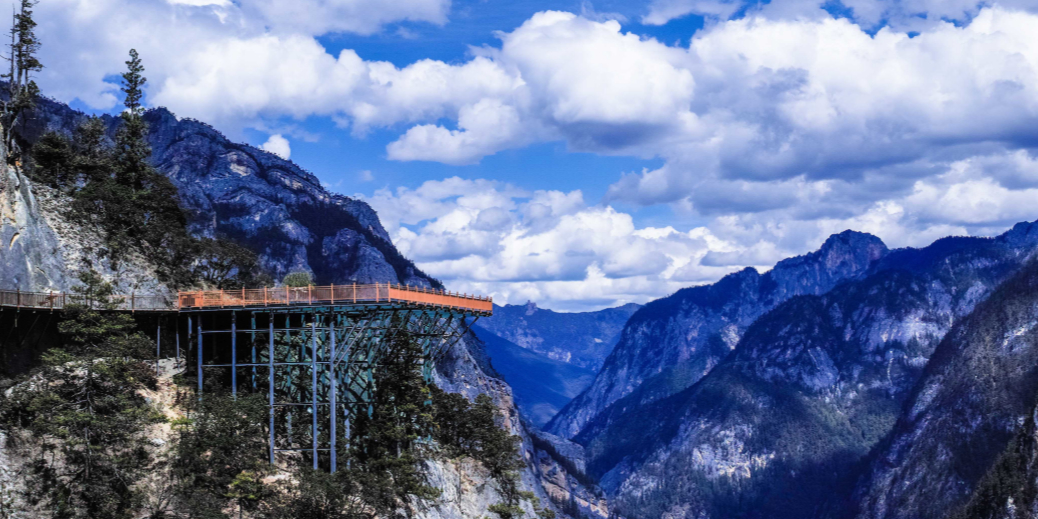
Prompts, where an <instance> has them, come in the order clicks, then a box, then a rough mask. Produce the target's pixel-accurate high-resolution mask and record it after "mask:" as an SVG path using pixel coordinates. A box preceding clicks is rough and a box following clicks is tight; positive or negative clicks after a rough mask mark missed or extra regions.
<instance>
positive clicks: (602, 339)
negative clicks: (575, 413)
mask: <svg viewBox="0 0 1038 519" xmlns="http://www.w3.org/2000/svg"><path fill="white" fill-rule="evenodd" d="M639 308H641V305H638V304H634V303H628V304H626V305H623V306H618V307H616V308H607V309H605V310H599V311H596V312H573V313H564V312H553V311H551V310H546V309H543V308H538V307H537V305H536V304H534V303H532V302H529V303H526V304H525V305H505V306H495V307H494V315H493V317H489V318H485V319H482V320H480V322H479V325H480V327H481V328H482V329H483V330H486V331H489V332H492V333H494V334H495V335H497V336H499V337H501V338H503V339H505V340H507V341H509V342H512V343H514V344H517V345H519V346H522V347H523V348H526V349H529V350H532V351H535V352H537V353H539V354H541V355H543V356H545V357H548V358H550V359H554V360H557V361H561V362H566V363H569V364H573V365H575V366H579V367H581V368H586V369H588V370H591V371H592V372H595V371H597V370H598V369H599V368H600V367H602V362H603V361H604V360H605V358H606V356H607V355H609V352H610V351H612V350H613V347H614V346H616V343H617V341H618V340H619V339H620V331H621V330H623V327H624V324H625V323H627V320H628V319H630V317H631V315H632V314H634V312H636V311H637V310H638V309H639ZM481 337H482V335H481ZM571 398H572V397H571Z"/></svg>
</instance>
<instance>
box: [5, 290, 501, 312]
mask: <svg viewBox="0 0 1038 519" xmlns="http://www.w3.org/2000/svg"><path fill="white" fill-rule="evenodd" d="M76 299H79V296H77V295H75V294H67V293H61V292H22V291H19V290H0V307H8V308H25V309H33V310H63V309H64V308H65V307H66V306H67V305H70V304H73V303H74V302H75V301H76ZM115 299H116V300H118V301H119V303H118V305H117V309H118V310H122V311H128V312H180V311H198V310H208V309H212V310H217V309H232V308H250V309H257V308H278V307H292V306H329V305H330V306H335V305H345V304H349V305H368V304H371V305H397V306H404V307H412V308H443V309H450V310H461V311H464V312H466V313H471V314H472V315H479V316H489V315H491V314H492V313H493V310H494V302H493V298H491V297H487V296H476V295H472V294H459V293H456V292H447V291H444V290H434V289H429V288H423V287H413V286H406V285H394V284H391V283H375V284H368V285H358V284H351V285H327V286H308V287H275V288H256V289H239V290H198V291H188V292H180V293H179V294H178V295H177V296H176V298H175V299H172V300H171V299H170V298H169V297H167V296H163V295H155V294H129V295H119V296H116V297H115Z"/></svg>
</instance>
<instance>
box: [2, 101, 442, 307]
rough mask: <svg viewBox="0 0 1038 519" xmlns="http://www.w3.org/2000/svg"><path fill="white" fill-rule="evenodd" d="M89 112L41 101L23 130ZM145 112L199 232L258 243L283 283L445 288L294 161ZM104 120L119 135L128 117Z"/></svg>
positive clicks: (32, 135)
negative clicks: (307, 280) (286, 279)
mask: <svg viewBox="0 0 1038 519" xmlns="http://www.w3.org/2000/svg"><path fill="white" fill-rule="evenodd" d="M85 118H86V116H85V115H84V114H82V113H80V112H77V111H75V110H72V109H71V108H69V107H68V106H66V105H64V104H61V103H56V102H53V101H50V100H46V99H41V100H40V101H39V103H38V109H37V113H36V117H35V119H34V120H32V121H31V122H29V123H28V124H26V125H25V126H24V127H23V126H21V125H19V126H20V128H19V130H18V133H19V134H20V138H21V139H23V140H24V141H26V142H29V143H31V142H34V141H35V140H36V139H38V138H39V137H40V136H41V135H43V133H45V132H47V131H58V132H62V133H65V134H68V135H71V133H72V132H73V131H74V130H75V128H77V127H78V126H79V125H80V124H82V122H83V121H84V120H85ZM144 118H145V120H146V122H147V123H148V131H149V133H148V139H149V143H150V144H151V147H152V157H151V161H152V163H153V164H154V165H155V167H156V168H158V169H159V171H161V172H162V173H164V174H165V175H166V176H167V177H169V178H170V180H172V181H173V184H174V185H175V186H176V187H177V189H178V191H179V193H180V203H181V207H182V208H183V209H184V210H185V212H186V213H187V214H188V216H189V219H190V223H191V231H192V233H193V234H195V235H196V236H208V237H214V236H221V237H227V238H230V239H232V240H234V241H236V242H238V243H240V244H242V245H245V246H247V247H249V248H250V249H252V250H254V251H255V252H257V253H258V254H259V255H260V261H261V264H262V266H263V267H264V268H265V269H266V270H267V271H268V272H269V273H270V274H271V275H272V276H273V277H274V278H275V279H277V280H280V279H281V278H282V277H283V276H284V275H285V274H287V273H289V272H292V271H295V270H305V271H309V272H311V273H312V274H313V275H314V278H315V280H316V282H317V283H319V284H331V283H335V284H346V283H352V282H357V283H374V282H380V283H386V282H390V283H401V284H410V285H416V286H425V287H429V286H435V287H440V286H441V285H440V284H439V282H438V281H436V280H434V279H432V278H430V277H428V276H426V275H425V274H424V273H422V272H421V271H420V270H419V269H418V268H417V267H415V266H414V264H413V263H412V262H411V261H410V260H408V259H406V258H404V257H403V256H401V255H400V253H399V252H398V251H397V250H396V248H395V247H394V246H393V244H392V242H391V241H390V238H389V235H388V234H387V233H386V231H385V229H384V228H383V227H382V224H381V223H380V222H379V219H378V215H377V214H375V211H374V210H373V209H371V207H370V206H369V205H368V204H366V203H365V202H362V201H360V200H355V199H352V198H349V197H345V196H342V195H338V194H334V193H330V192H328V191H327V190H326V189H324V188H323V187H322V186H321V184H320V181H319V180H318V179H317V177H315V176H314V175H312V174H311V173H309V172H307V171H305V170H303V169H302V168H300V167H299V166H298V165H296V164H295V163H293V162H291V161H288V160H284V159H282V158H280V157H278V156H277V155H274V154H272V153H268V152H266V151H263V150H260V149H258V148H255V147H252V146H249V145H245V144H239V143H234V142H232V141H230V140H228V139H227V138H226V137H224V136H223V135H222V134H221V133H220V132H218V131H216V130H215V129H214V128H212V127H211V126H209V125H207V124H205V123H202V122H199V121H195V120H191V119H177V118H176V117H175V116H174V115H173V114H172V113H170V112H169V111H168V110H166V109H165V108H156V109H153V110H149V111H148V112H147V113H146V114H145V117H144ZM104 119H105V121H106V123H107V124H108V126H109V129H110V133H111V134H112V135H114V133H115V130H116V128H118V125H119V119H118V118H114V117H109V116H105V117H104Z"/></svg>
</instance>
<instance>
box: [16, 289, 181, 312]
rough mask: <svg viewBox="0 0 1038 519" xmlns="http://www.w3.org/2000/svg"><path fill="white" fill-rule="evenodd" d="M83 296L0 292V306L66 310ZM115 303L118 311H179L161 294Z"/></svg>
mask: <svg viewBox="0 0 1038 519" xmlns="http://www.w3.org/2000/svg"><path fill="white" fill-rule="evenodd" d="M81 300H82V297H81V296H77V295H73V294H66V293H64V292H23V291H21V290H0V306H6V307H12V308H26V309H33V310H64V309H65V307H67V306H70V305H72V304H76V303H79V302H80V301H81ZM111 300H112V301H115V302H116V303H117V304H116V305H115V309H116V310H122V311H130V312H136V311H141V312H156V311H159V312H169V311H175V310H176V309H177V303H176V301H173V300H170V298H169V297H168V296H164V295H159V294H150V295H141V294H137V293H131V294H130V295H125V296H124V295H118V296H114V297H112V298H111Z"/></svg>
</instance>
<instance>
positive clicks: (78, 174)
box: [29, 51, 269, 289]
mask: <svg viewBox="0 0 1038 519" xmlns="http://www.w3.org/2000/svg"><path fill="white" fill-rule="evenodd" d="M130 56H131V59H130V60H129V61H127V66H128V71H127V72H126V73H125V74H123V79H124V85H123V91H124V92H126V108H127V109H126V111H124V112H123V114H122V116H121V118H122V121H121V123H122V124H121V125H120V127H119V129H118V131H117V132H116V135H115V146H114V147H112V146H111V145H109V143H108V140H107V133H106V132H107V128H106V126H105V123H104V121H103V120H101V119H100V118H97V117H91V118H88V119H87V120H86V121H85V122H84V123H83V124H82V125H81V126H80V127H79V128H78V129H77V130H76V132H75V133H74V135H73V137H72V138H71V139H69V138H68V137H65V136H63V135H61V134H58V133H48V134H45V135H44V136H43V137H41V138H40V140H39V141H38V142H37V143H36V144H35V145H34V146H33V150H32V158H33V161H32V162H33V164H32V167H31V168H29V172H30V175H31V176H32V178H33V179H34V180H37V181H39V182H43V183H46V184H49V185H51V186H53V187H55V188H58V189H60V190H62V191H64V192H66V193H68V194H70V195H72V197H73V203H72V206H71V207H70V217H71V218H73V219H76V220H80V221H88V222H94V223H96V224H98V225H99V226H100V227H101V229H102V230H103V231H104V234H105V245H106V246H107V253H108V256H109V257H110V258H111V259H112V260H113V261H114V262H116V263H118V261H120V260H121V259H122V258H123V257H124V256H125V254H126V253H127V252H128V251H129V250H130V249H131V248H135V249H137V250H140V251H141V252H142V253H143V254H144V255H145V257H146V258H147V259H148V260H149V261H150V262H151V263H152V264H153V265H155V266H156V267H157V270H158V274H159V277H160V279H161V280H162V281H164V282H166V283H167V284H169V285H171V286H173V287H175V288H179V287H187V286H192V285H198V284H201V285H202V286H204V287H205V288H218V289H235V288H243V287H246V286H250V285H251V286H255V285H257V284H267V283H269V279H267V278H266V277H264V275H263V274H262V271H261V269H260V266H259V263H258V260H257V257H256V255H255V254H254V253H252V252H251V251H249V250H248V249H245V248H244V247H241V246H239V245H237V244H234V243H232V242H229V241H227V240H222V239H215V240H214V239H203V240H196V239H194V238H192V237H191V236H190V235H189V234H188V232H187V219H186V217H185V215H184V213H183V211H182V210H181V209H180V206H179V204H178V200H179V196H178V193H177V189H176V187H175V186H174V185H173V184H172V183H171V182H170V181H169V179H168V178H166V177H165V176H163V175H162V174H161V173H159V172H158V171H157V170H155V169H154V167H152V166H151V164H150V163H149V162H148V158H149V156H150V155H151V149H150V147H149V145H148V142H147V133H148V128H147V124H146V123H145V122H144V119H143V117H142V113H143V112H142V110H143V109H142V106H141V97H142V95H143V92H142V90H141V87H142V86H143V85H144V83H145V82H146V81H147V80H146V79H145V78H144V77H143V75H142V73H143V71H144V68H143V66H141V63H140V57H139V56H138V55H137V54H136V52H134V51H131V53H130Z"/></svg>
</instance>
